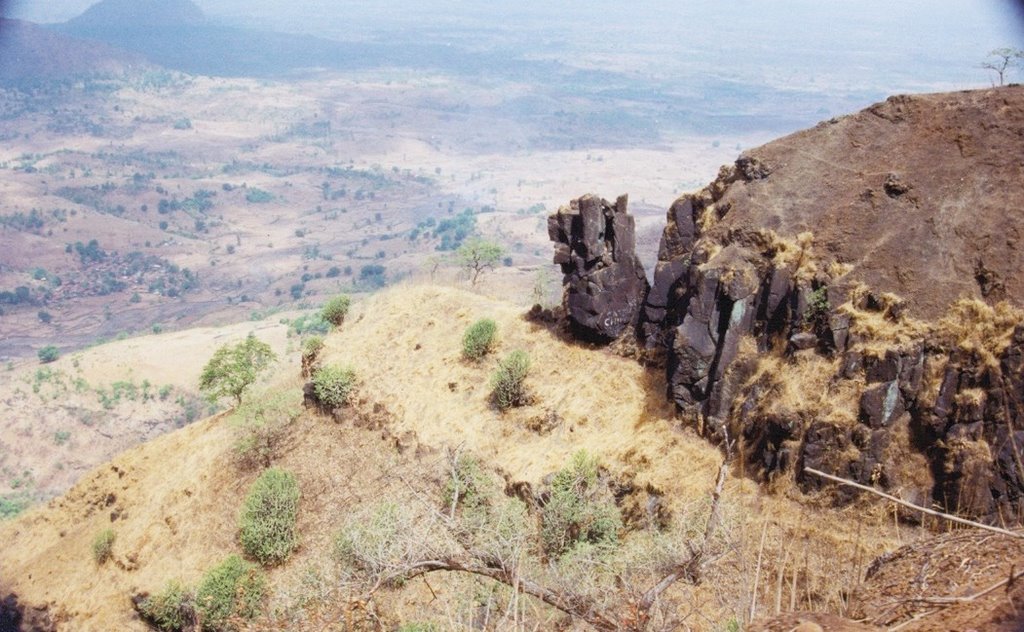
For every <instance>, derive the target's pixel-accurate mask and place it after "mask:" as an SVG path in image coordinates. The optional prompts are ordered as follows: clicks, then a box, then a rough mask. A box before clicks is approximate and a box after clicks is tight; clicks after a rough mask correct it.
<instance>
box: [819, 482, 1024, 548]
mask: <svg viewBox="0 0 1024 632" xmlns="http://www.w3.org/2000/svg"><path fill="white" fill-rule="evenodd" d="M804 471H805V472H807V473H809V474H814V475H815V476H820V477H821V478H825V479H828V480H830V481H834V482H836V483H839V484H841V485H847V486H849V487H855V488H857V489H860V490H863V491H866V492H871V493H872V494H874V495H876V496H881V497H882V498H885V499H886V500H891V501H892V502H894V503H896V504H899V505H903V506H904V507H907V508H909V509H915V510H917V511H920V512H922V513H926V514H928V515H929V516H936V517H938V518H945V519H946V520H949V521H950V522H956V523H958V524H962V525H967V526H969V527H975V528H978V529H984V530H986V531H991V532H993V533H998V534H1000V535H1007V536H1010V537H1011V538H1024V533H1018V532H1015V531H1010V530H1009V529H1002V528H1000V527H993V526H992V525H987V524H984V523H981V522H975V521H973V520H968V519H967V518H960V517H959V516H954V515H952V514H948V513H944V512H941V511H936V510H934V509H929V508H927V507H922V506H920V505H915V504H914V503H911V502H907V501H905V500H903V499H901V498H896V497H895V496H893V495H891V494H886V493H885V492H883V491H879V490H877V489H875V488H874V487H868V486H867V485H861V484H860V483H855V482H853V481H851V480H847V479H845V478H840V477H838V476H833V475H832V474H826V473H825V472H822V471H819V470H816V469H814V468H811V467H805V468H804Z"/></svg>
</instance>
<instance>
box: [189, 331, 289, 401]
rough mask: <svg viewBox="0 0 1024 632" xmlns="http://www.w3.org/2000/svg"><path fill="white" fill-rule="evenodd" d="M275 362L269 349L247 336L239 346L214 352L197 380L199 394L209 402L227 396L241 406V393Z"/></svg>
mask: <svg viewBox="0 0 1024 632" xmlns="http://www.w3.org/2000/svg"><path fill="white" fill-rule="evenodd" d="M276 359H277V356H276V355H275V354H274V352H273V350H271V348H270V345H268V344H267V343H265V342H261V341H260V340H259V339H258V338H256V336H254V335H253V334H251V333H250V334H249V335H248V337H246V339H245V340H243V341H242V342H239V343H238V344H235V345H224V346H223V347H221V348H220V349H217V351H215V352H214V354H213V357H212V358H210V361H209V362H207V363H206V366H204V367H203V372H202V374H200V376H199V390H201V391H203V392H205V393H206V394H207V397H209V398H210V399H219V398H221V397H224V396H227V395H230V396H232V397H234V398H235V404H236V405H237V404H241V403H242V392H243V391H245V389H246V388H247V387H248V386H249V385H250V384H252V383H253V382H255V381H256V378H257V377H259V374H260V373H262V372H263V371H264V370H266V368H267V367H268V366H269V365H270V363H271V362H273V361H274V360H276Z"/></svg>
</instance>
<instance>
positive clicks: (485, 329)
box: [462, 318, 498, 360]
mask: <svg viewBox="0 0 1024 632" xmlns="http://www.w3.org/2000/svg"><path fill="white" fill-rule="evenodd" d="M497 330H498V325H497V324H496V323H495V322H494V321H493V320H491V319H490V318H481V319H480V320H478V321H476V322H475V323H473V324H472V325H470V326H469V327H467V328H466V333H465V334H463V336H462V357H464V358H466V359H467V360H479V359H481V358H483V357H484V356H485V355H487V354H488V352H490V350H491V348H492V347H493V346H494V334H495V332H496V331H497Z"/></svg>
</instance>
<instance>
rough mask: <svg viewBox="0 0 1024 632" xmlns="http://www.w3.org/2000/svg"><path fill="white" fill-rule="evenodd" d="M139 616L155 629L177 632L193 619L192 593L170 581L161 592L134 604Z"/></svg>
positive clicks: (179, 584) (177, 583) (179, 583)
mask: <svg viewBox="0 0 1024 632" xmlns="http://www.w3.org/2000/svg"><path fill="white" fill-rule="evenodd" d="M136 608H138V610H139V614H141V615H142V618H144V619H145V620H146V621H148V622H149V623H151V624H152V625H153V626H154V627H156V629H158V630H163V631H164V632H178V631H179V630H183V629H184V628H185V626H186V625H191V624H192V622H193V620H194V619H195V613H194V609H195V604H194V603H193V597H192V591H190V590H189V589H188V588H186V587H185V586H184V585H182V584H181V582H177V581H170V582H168V583H167V585H166V586H165V587H164V589H163V591H162V592H160V593H158V594H156V595H150V596H148V597H146V598H144V599H142V600H141V601H139V602H137V603H136Z"/></svg>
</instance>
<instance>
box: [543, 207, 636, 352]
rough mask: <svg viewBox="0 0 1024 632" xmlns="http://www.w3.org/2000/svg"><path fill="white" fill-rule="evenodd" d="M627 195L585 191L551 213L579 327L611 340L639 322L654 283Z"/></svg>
mask: <svg viewBox="0 0 1024 632" xmlns="http://www.w3.org/2000/svg"><path fill="white" fill-rule="evenodd" d="M626 206H627V198H626V196H624V195H623V196H620V197H619V198H618V200H616V202H615V204H611V203H610V202H608V201H607V200H603V199H601V198H599V197H597V196H594V195H585V196H583V197H581V198H579V199H576V200H573V201H572V202H570V204H569V206H567V207H562V208H560V209H558V212H557V213H555V214H553V215H551V216H549V217H548V236H549V237H550V238H551V240H552V241H553V242H555V255H554V262H555V263H557V264H559V265H560V266H561V268H562V274H563V275H564V277H563V281H562V283H563V286H564V287H565V292H564V294H563V306H564V308H565V313H566V317H567V318H568V320H569V324H570V327H571V329H572V331H573V333H574V334H575V335H576V336H577V337H579V338H582V339H585V340H589V341H593V342H611V341H613V340H616V339H617V338H619V337H620V336H622V335H623V334H624V333H626V332H627V331H632V329H633V327H634V326H635V325H636V323H637V320H638V316H639V314H640V309H641V308H642V307H643V304H644V299H645V298H646V296H647V291H648V289H649V285H648V283H647V276H646V274H645V273H644V268H643V265H642V264H641V263H640V259H639V258H638V257H637V256H636V252H635V244H636V236H635V224H634V219H633V216H632V215H630V214H629V212H628V210H627V208H626Z"/></svg>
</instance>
